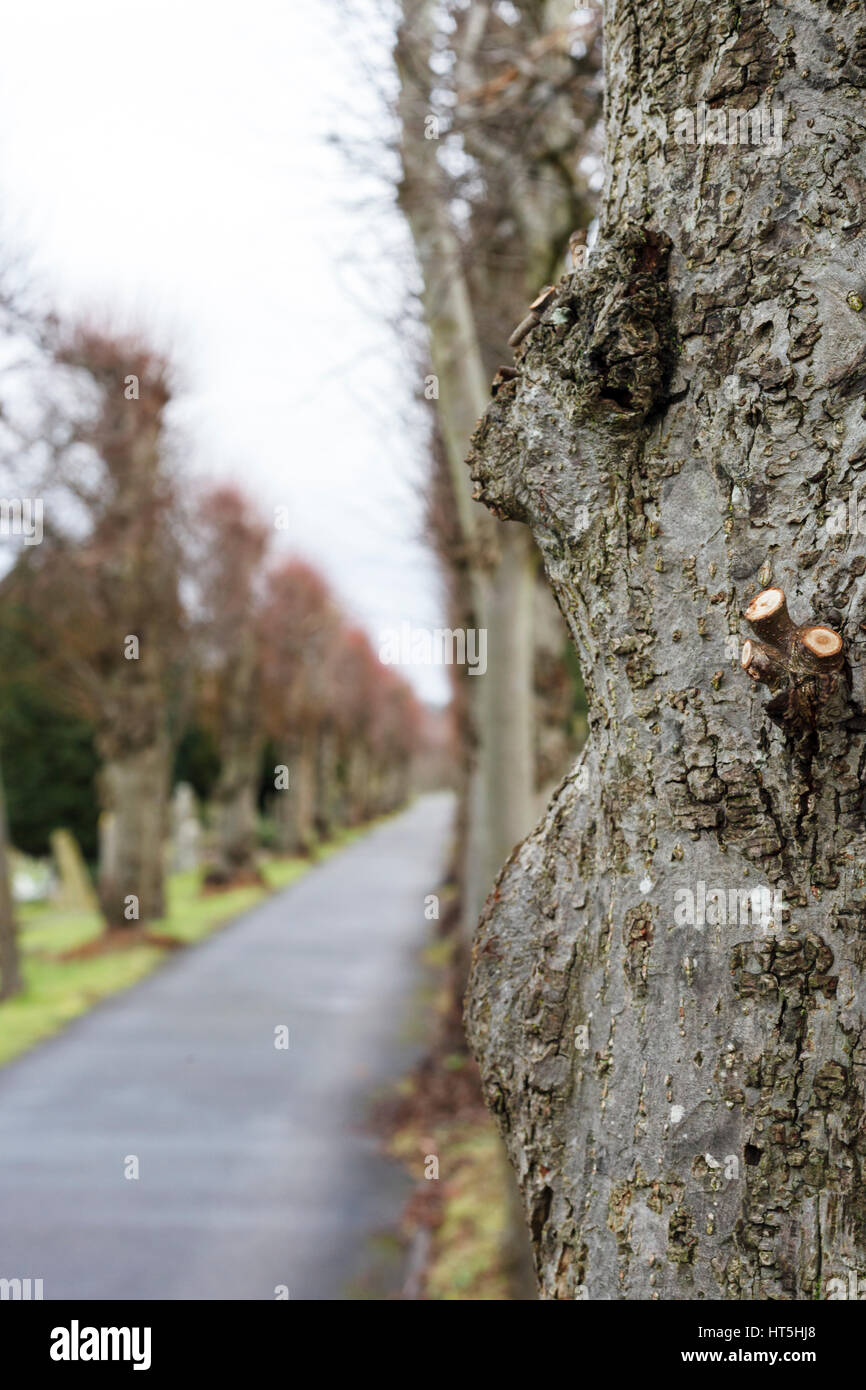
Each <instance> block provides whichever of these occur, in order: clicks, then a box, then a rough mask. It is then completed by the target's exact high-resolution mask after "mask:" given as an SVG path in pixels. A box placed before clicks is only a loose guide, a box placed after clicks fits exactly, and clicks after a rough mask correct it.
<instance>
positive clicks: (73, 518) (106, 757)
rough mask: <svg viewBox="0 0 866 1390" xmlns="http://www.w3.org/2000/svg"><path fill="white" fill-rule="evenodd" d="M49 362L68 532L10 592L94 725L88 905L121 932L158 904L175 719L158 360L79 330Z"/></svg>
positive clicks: (27, 561)
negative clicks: (58, 375) (61, 400)
mask: <svg viewBox="0 0 866 1390" xmlns="http://www.w3.org/2000/svg"><path fill="white" fill-rule="evenodd" d="M54 358H55V361H56V363H57V365H58V367H59V368H61V369H65V377H66V383H65V384H66V387H67V390H68V392H69V396H70V404H69V406H68V410H67V414H66V423H67V428H66V433H65V438H64V440H63V442H62V444H61V445H60V446H59V447H57V448H56V449H55V451H54V455H53V461H54V468H53V475H52V477H51V482H52V484H53V485H54V486H55V488H56V490H57V494H58V496H59V497H61V498H62V501H61V502H60V503H59V504H58V507H57V511H58V513H60V512H61V510H62V511H63V514H64V520H65V521H66V522H67V524H65V525H64V526H63V527H62V528H61V526H60V525H58V524H56V523H55V524H54V525H52V526H51V527H50V529H48V531H47V532H46V537H45V542H44V544H43V545H42V546H40V547H35V548H34V549H33V550H32V551H30V552H28V553H25V555H24V556H23V557H22V562H21V564H20V565H19V566H18V572H17V575H16V576H15V580H14V583H13V586H12V587H13V592H18V593H20V594H21V595H22V596H23V599H24V603H25V605H26V608H27V610H28V611H29V613H30V615H31V618H32V623H33V629H34V630H35V631H38V633H39V641H40V647H41V652H42V655H43V658H44V661H45V664H46V668H47V672H48V673H49V675H50V677H51V678H53V679H54V680H57V681H60V682H62V684H63V686H64V688H65V692H66V698H67V700H68V701H69V702H70V704H71V705H72V706H73V708H75V709H77V710H78V711H79V712H81V713H83V714H84V715H85V716H86V717H87V718H88V719H89V721H90V722H91V723H92V725H93V729H94V740H95V745H96V749H97V752H98V756H99V760H100V770H99V775H98V781H97V785H98V794H99V803H100V808H101V812H102V815H101V820H100V849H99V898H100V903H101V906H102V911H103V914H104V916H105V920H106V923H107V925H108V926H109V927H116V928H120V927H128V926H130V925H134V924H135V923H136V922H137V921H139V920H148V919H151V918H154V917H159V916H160V915H161V914H162V912H163V909H164V890H163V880H164V871H163V840H164V834H165V826H166V815H167V798H168V793H169V790H170V774H171V765H172V757H173V748H174V743H175V740H176V738H177V735H178V732H179V727H180V722H181V719H182V708H181V702H182V694H183V685H184V681H185V671H184V668H183V661H182V644H183V636H184V614H183V609H182V606H181V601H180V594H179V579H180V572H181V549H180V540H179V537H178V534H177V529H176V521H177V516H176V509H177V492H176V486H175V481H174V478H173V475H172V470H171V467H170V462H169V456H168V451H167V447H166V439H165V412H166V408H167V406H168V403H169V401H170V399H171V386H170V382H169V364H168V362H167V360H166V359H165V358H164V357H163V356H162V355H160V354H159V353H157V352H155V351H154V350H153V349H151V348H150V347H149V346H148V345H147V344H146V343H145V342H143V341H142V340H139V339H135V338H132V337H126V336H121V335H116V334H114V333H112V332H110V331H104V330H101V329H97V328H94V327H91V326H89V325H79V326H76V327H74V328H73V329H72V330H71V331H70V332H68V333H66V334H63V335H62V336H60V337H59V339H58V341H57V343H56V345H55V350H54ZM67 518H68V520H67Z"/></svg>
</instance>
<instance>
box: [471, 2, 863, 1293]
mask: <svg viewBox="0 0 866 1390" xmlns="http://www.w3.org/2000/svg"><path fill="white" fill-rule="evenodd" d="M605 45H606V60H605V61H606V80H607V97H606V101H607V109H606V140H607V176H606V185H605V189H604V195H603V207H602V213H601V224H600V228H599V235H598V239H597V241H596V243H595V245H594V246H592V247H591V249H590V252H589V256H588V260H587V262H586V264H585V265H584V267H583V268H582V269H580V270H578V271H577V272H575V273H574V274H573V275H571V276H568V277H566V278H565V279H563V280H562V281H560V283H559V285H558V286H557V293H556V295H555V296H554V297H553V299H552V302H551V303H550V304H549V305H548V306H547V307H545V309H544V311H543V312H542V313H541V315H540V323H539V324H538V325H537V326H536V327H534V328H533V329H532V331H531V332H530V333H529V334H528V336H527V337H526V338H525V339H524V341H523V343H522V344H521V345H520V347H519V348H518V349H517V351H518V354H520V356H519V362H518V368H519V372H518V375H517V377H515V378H514V379H513V380H507V381H504V382H503V383H502V384H501V385H500V386H499V389H498V390H497V393H496V396H495V399H494V401H493V402H492V404H491V405H490V406H489V408H488V410H487V413H486V416H485V419H484V421H483V423H482V425H481V426H480V428H479V431H478V433H477V435H476V438H475V444H474V450H473V453H472V456H471V464H472V471H473V476H474V477H475V479H476V482H477V487H478V495H479V496H480V497H481V498H482V499H483V500H484V501H485V502H486V503H487V505H488V506H489V507H491V508H492V509H493V510H494V511H495V512H496V513H497V514H499V515H502V516H506V517H509V518H511V519H516V520H520V521H523V522H525V523H527V524H528V525H529V526H530V527H531V529H532V531H533V534H534V536H535V538H536V541H537V543H538V545H539V547H540V549H541V552H542V554H543V556H544V560H545V565H546V568H547V573H548V576H549V579H550V582H551V584H552V586H553V589H554V591H555V593H556V596H557V599H558V601H559V604H560V607H561V609H562V612H563V614H564V615H565V617H566V620H567V622H568V625H569V628H570V631H571V634H572V637H573V639H574V642H575V644H576V647H577V650H578V653H579V656H580V663H581V668H582V671H583V674H584V678H585V680H586V684H587V689H588V694H589V699H590V731H591V732H590V738H589V742H588V744H587V746H586V748H585V750H584V753H583V755H582V757H581V759H580V761H579V763H578V765H577V766H576V767H575V768H574V769H573V771H572V772H571V774H570V775H569V776H568V777H567V778H566V779H565V781H564V782H563V784H562V785H561V787H560V788H559V790H558V791H557V793H556V795H555V796H554V799H553V801H552V802H551V804H550V806H549V808H548V810H547V813H546V814H545V816H544V818H543V820H542V822H541V824H540V825H539V826H538V828H537V829H536V830H535V832H534V833H533V834H531V835H530V836H529V838H528V839H527V840H526V841H525V842H524V843H523V844H522V845H521V846H520V847H519V848H518V849H517V850H516V851H515V853H514V855H513V856H512V859H511V861H510V862H509V864H508V865H507V866H506V868H505V870H504V871H503V873H502V875H501V876H500V879H499V881H498V884H497V887H496V891H495V892H494V894H493V895H492V896H491V898H490V900H489V901H488V904H487V907H486V910H485V913H484V915H483V918H482V921H481V924H480V927H479V930H478V934H477V938H476V943H475V952H474V965H473V974H472V979H471V985H470V992H469V998H468V1022H469V1029H470V1034H471V1038H472V1041H473V1045H474V1048H475V1051H476V1054H477V1056H478V1058H479V1061H480V1064H481V1067H482V1071H483V1074H484V1081H485V1087H486V1093H487V1097H488V1100H489V1103H490V1105H491V1106H492V1107H493V1109H494V1110H495V1111H496V1113H497V1115H498V1116H499V1120H500V1123H501V1126H502V1129H503V1133H504V1135H505V1139H506V1143H507V1145H508V1148H509V1152H510V1155H511V1159H512V1162H513V1164H514V1166H515V1169H516V1171H517V1174H518V1177H519V1181H520V1184H521V1188H522V1192H523V1198H524V1204H525V1209H526V1215H527V1220H528V1222H529V1225H530V1228H531V1231H532V1238H533V1244H534V1251H535V1259H536V1265H537V1271H538V1277H539V1280H540V1286H541V1289H542V1291H543V1294H544V1296H546V1297H549V1298H575V1297H589V1298H590V1299H595V1298H604V1299H611V1298H615V1299H637V1298H661V1299H673V1298H719V1297H727V1298H734V1299H744V1298H762V1299H764V1298H766V1299H797V1298H814V1297H822V1296H826V1295H827V1291H828V1288H830V1287H832V1285H831V1284H830V1281H831V1280H832V1279H834V1278H842V1279H844V1280H846V1284H847V1278H848V1275H849V1274H850V1273H852V1272H853V1273H855V1274H856V1275H857V1276H861V1277H862V1276H863V1275H864V1274H866V1127H864V1094H863V1092H864V1076H866V1070H864V1064H866V1034H864V1018H863V986H862V972H863V969H864V965H866V869H864V858H866V826H864V808H863V788H862V775H863V766H864V759H866V743H864V724H866V721H864V718H863V716H862V714H861V711H862V709H863V707H864V690H863V676H862V660H863V652H864V636H863V632H862V630H861V624H863V623H864V621H866V612H864V597H866V540H864V536H863V535H862V534H861V533H860V528H859V527H857V526H853V527H848V526H846V527H840V526H839V525H838V515H839V514H840V512H839V508H840V507H841V508H842V514H850V515H855V514H856V507H847V506H846V505H845V504H847V503H849V502H851V501H852V500H853V499H856V494H857V490H858V487H859V473H860V470H861V469H862V468H863V467H864V465H866V425H864V410H863V388H864V381H866V376H864V364H866V325H864V322H863V318H864V316H863V314H862V312H861V310H862V304H863V301H864V298H866V294H864V288H866V287H864V273H863V268H864V265H866V254H864V248H866V226H864V218H866V173H864V168H863V159H862V149H863V137H864V115H863V112H864V105H863V93H864V87H866V26H864V23H863V15H862V9H861V8H860V7H859V6H858V5H853V4H845V3H842V0H833V2H832V3H828V4H821V5H816V4H813V3H807V0H793V3H785V4H782V3H775V0H768V2H767V3H752V2H751V0H746V3H740V4H736V5H735V4H729V3H721V4H719V5H714V6H707V5H703V4H698V3H696V2H695V0H607V4H606V7H605ZM722 123H724V124H722ZM722 132H723V136H724V138H720V134H721V133H722ZM708 133H709V138H707V137H708ZM831 514H832V515H833V516H835V517H836V518H837V521H836V524H834V525H832V526H831V525H828V524H826V523H827V519H828V516H831ZM768 589H769V590H771V591H772V590H776V591H784V593H785V594H786V595H787V596H788V601H789V602H790V605H791V609H792V611H793V612H794V613H796V614H798V615H800V614H802V615H803V617H804V618H806V619H808V624H807V625H811V628H812V632H813V634H819V635H818V636H817V642H816V644H817V648H818V650H817V651H816V650H815V643H813V648H812V652H811V655H812V657H817V658H818V665H819V666H820V665H821V663H822V662H826V659H827V658H828V657H829V658H830V660H831V664H832V663H835V662H836V661H837V657H839V653H840V651H842V649H841V648H836V646H835V642H833V641H832V639H828V638H827V637H826V636H823V637H822V636H821V635H820V630H821V629H823V630H824V631H825V633H826V631H827V630H829V631H830V632H831V633H832V634H833V635H834V636H835V635H838V637H839V638H841V639H842V643H843V644H844V651H843V652H842V656H841V661H842V663H843V664H844V667H845V671H844V680H839V679H838V676H839V670H838V669H837V670H835V671H834V672H833V673H832V674H833V676H834V684H835V686H836V687H837V688H836V690H835V694H834V696H833V698H831V699H828V700H826V701H825V700H824V699H818V700H812V699H811V698H810V699H809V700H808V701H807V704H806V708H805V709H803V708H800V706H799V696H798V695H797V694H796V691H797V690H798V686H797V683H796V679H795V680H793V681H792V680H791V675H792V673H791V664H792V648H791V647H790V646H787V645H786V643H787V640H788V639H787V636H785V635H784V634H782V637H781V639H780V635H779V633H778V632H777V633H776V634H775V636H774V638H773V640H772V641H770V642H769V643H768V644H765V648H766V655H765V656H763V657H760V658H756V657H755V656H754V652H755V650H756V649H755V647H754V646H753V648H752V651H750V653H749V654H748V659H747V660H746V661H745V662H744V664H745V665H747V666H748V667H749V669H750V670H751V668H752V663H753V661H754V660H756V659H759V660H760V661H761V662H762V663H763V669H761V670H759V671H758V674H759V675H760V676H762V677H764V676H765V675H767V674H769V675H770V677H771V684H772V685H775V684H776V681H777V678H782V677H784V684H786V686H787V693H786V694H785V695H784V698H783V701H782V703H780V704H777V705H776V706H775V708H772V707H771V708H770V709H769V710H765V708H764V704H763V699H762V693H761V689H760V683H759V682H757V681H756V682H753V683H750V682H749V681H748V680H747V678H746V676H745V675H744V672H743V671H742V670H741V669H740V665H739V656H740V649H741V646H742V639H743V638H744V637H745V636H746V635H747V632H746V629H745V626H744V619H743V615H744V610H745V609H746V607H747V605H748V604H749V603H750V602H751V600H752V599H754V598H755V596H756V594H758V593H759V591H763V590H768ZM751 616H752V618H753V619H754V617H755V611H754V609H753V610H752V614H751ZM758 617H759V619H760V617H761V613H760V611H759V613H758ZM758 626H759V628H760V621H759V624H758ZM799 633H800V638H802V636H803V629H802V627H800V629H799ZM765 636H766V633H764V634H761V633H760V632H757V633H755V636H754V637H753V638H752V639H751V640H752V642H753V643H754V642H755V639H757V641H758V642H763V641H764V638H765ZM788 636H790V633H788ZM828 641H829V643H830V646H832V648H833V650H832V651H831V650H830V647H829V646H827V645H826V643H827V642H828ZM758 650H760V649H758ZM779 653H781V657H780V655H779ZM808 653H809V644H808V642H806V643H805V644H804V643H803V641H802V640H800V641H799V645H798V647H797V652H796V653H795V659H794V665H795V667H796V669H795V671H794V673H793V675H794V677H795V678H797V679H799V678H800V677H802V676H808V678H809V679H810V680H811V679H813V678H815V677H816V675H818V674H822V673H817V672H816V671H815V669H814V662H813V663H812V665H811V667H810V669H809V670H808V671H806V670H805V669H804V667H805V666H807V665H809V662H808V661H807V657H806V655H804V654H808ZM780 666H781V667H783V668H785V669H784V671H782V670H781V669H779V668H780ZM792 690H793V691H794V692H795V695H794V696H793V697H792V695H791V691H792ZM774 698H775V697H774ZM792 700H793V703H792ZM771 703H772V702H771ZM792 714H794V715H795V717H793V718H792V717H790V716H791V715H792ZM756 890H757V893H758V899H757V900H758V901H762V902H764V903H766V895H767V894H768V893H772V902H773V910H772V912H771V913H768V912H766V911H763V910H762V911H758V912H756V911H755V910H754V903H755V901H756V897H755V892H756ZM760 890H764V893H763V894H762V893H761V891H760ZM732 895H733V896H732ZM695 904H700V906H699V907H698V908H697V909H696V910H694V911H692V910H691V909H692V908H693V907H694V905H695ZM704 904H706V908H705V907H704Z"/></svg>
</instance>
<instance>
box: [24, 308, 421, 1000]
mask: <svg viewBox="0 0 866 1390" xmlns="http://www.w3.org/2000/svg"><path fill="white" fill-rule="evenodd" d="M45 338H46V341H45V343H43V344H42V347H43V349H44V351H43V355H42V358H41V359H40V362H39V370H40V372H41V373H42V376H41V379H40V387H44V400H43V399H42V393H41V392H40V393H36V394H38V399H39V410H40V412H41V417H40V422H39V426H38V428H37V429H36V430H35V431H34V432H33V436H32V438H31V440H30V443H29V445H28V446H27V447H28V448H29V449H30V450H31V454H30V455H28V459H29V461H30V462H31V463H32V465H33V470H32V471H33V476H32V477H31V478H30V481H29V484H28V487H29V490H30V491H33V490H34V478H35V477H36V464H37V463H38V465H39V469H40V470H41V480H40V482H39V490H40V491H42V490H44V491H46V492H47V494H48V496H49V499H50V505H49V506H48V508H47V510H46V516H45V524H44V536H43V537H42V538H41V539H42V543H41V544H38V545H33V546H24V545H22V547H21V549H20V551H19V553H18V557H17V560H16V563H15V564H14V565H13V568H12V569H11V571H10V572H9V573H7V574H6V575H5V576H4V577H3V578H2V579H0V658H2V663H0V664H2V668H3V669H2V674H0V748H3V747H7V748H8V746H9V744H10V743H12V742H13V740H16V739H17V745H16V747H15V748H13V749H12V750H11V752H10V757H9V767H10V769H11V771H12V773H13V775H14V776H15V777H16V784H15V788H14V800H15V802H16V804H17V805H19V806H20V804H21V800H22V798H24V797H26V798H27V806H28V811H29V810H30V809H32V808H35V809H34V819H33V820H32V821H29V822H28V820H27V819H26V817H24V816H23V813H22V814H20V815H19V824H21V825H22V826H28V825H29V827H30V828H29V829H28V830H27V834H28V836H29V848H31V850H34V851H35V852H44V849H45V843H44V841H45V839H46V838H47V835H48V833H49V832H50V830H51V829H54V828H55V826H56V824H57V821H54V822H53V823H49V822H48V821H47V820H45V821H43V820H40V817H39V814H38V807H39V804H40V803H39V797H38V792H37V788H36V787H34V786H33V785H30V786H27V787H25V786H24V785H23V779H24V778H25V777H27V776H28V775H32V774H33V772H34V769H35V771H36V774H37V781H38V779H39V778H41V779H42V780H43V783H47V782H48V781H50V780H51V779H52V778H54V779H55V780H56V778H57V776H58V773H60V774H61V775H68V776H70V777H72V772H71V771H70V768H71V766H72V764H71V763H70V762H69V760H68V759H67V760H66V761H64V757H63V756H61V755H62V754H63V750H64V749H66V750H67V752H69V753H70V756H72V754H74V757H73V759H72V762H73V763H74V765H75V769H76V770H75V774H74V779H73V780H74V781H75V782H76V784H77V785H78V782H79V773H80V785H78V790H77V791H76V797H83V801H84V806H82V805H81V802H80V800H77V799H76V800H75V801H74V811H73V808H72V807H71V806H70V807H69V810H68V814H69V818H70V820H71V819H72V817H73V814H78V815H79V825H76V827H75V828H79V826H80V827H81V829H82V839H83V840H84V845H85V849H88V848H89V849H91V850H92V849H93V843H92V829H93V824H94V819H95V809H94V808H93V807H92V794H91V788H90V787H89V785H88V783H89V782H90V783H91V784H92V785H93V786H94V787H95V791H96V798H97V801H98V810H99V833H98V859H99V865H98V879H99V900H100V904H101V908H102V912H103V915H104V918H105V922H106V926H107V927H109V928H115V929H129V928H133V927H135V926H136V924H138V923H146V922H148V921H151V920H153V919H154V918H158V917H159V916H161V915H162V913H163V910H164V878H165V863H166V854H165V850H166V839H167V836H168V832H169V815H168V799H169V793H170V790H171V785H172V774H173V768H174V767H175V764H176V760H177V753H178V748H179V747H180V746H181V745H182V748H181V757H180V765H181V766H186V767H189V768H192V767H195V768H197V769H198V771H199V773H200V774H201V780H202V781H203V783H204V785H205V786H206V788H207V791H208V792H209V795H210V804H209V806H208V808H207V810H208V822H209V837H208V838H209V845H208V852H209V856H210V867H209V871H208V874H207V877H208V879H209V881H210V883H211V884H219V885H228V884H230V883H232V882H237V881H238V880H242V879H244V878H248V877H249V876H251V875H254V874H256V873H257V847H258V830H259V827H258V813H259V803H260V797H261V795H262V782H261V779H262V759H263V753H264V750H265V747H266V743H267V742H268V741H269V742H270V745H271V746H272V747H274V748H275V749H276V750H277V754H278V756H277V762H276V763H275V765H274V767H273V769H272V770H271V771H270V773H269V780H268V785H267V788H266V800H267V804H268V808H269V809H270V810H271V811H272V812H273V813H274V814H275V816H276V819H277V825H278V830H277V842H278V848H280V849H282V850H284V851H286V852H298V851H308V850H310V849H311V848H312V847H313V845H314V844H315V842H316V841H317V840H318V839H320V838H322V837H326V836H328V835H330V834H331V833H333V831H334V830H335V829H336V828H337V827H338V826H340V825H342V824H357V823H358V822H360V821H362V820H364V819H366V818H368V817H369V816H370V815H373V814H376V813H377V812H379V811H382V810H389V809H392V808H393V806H395V805H396V804H398V801H399V800H400V799H401V798H404V797H405V795H406V794H407V789H408V780H407V775H406V772H407V766H408V761H409V758H410V755H411V748H412V742H413V739H414V738H415V736H416V733H417V729H418V711H417V707H416V705H415V702H414V699H413V698H412V697H411V695H410V694H409V691H408V688H407V687H405V685H404V684H403V683H402V682H401V681H400V680H399V679H398V678H397V677H396V676H395V675H394V674H393V672H391V671H390V670H387V669H386V668H385V667H383V666H381V665H380V663H379V662H378V660H377V659H376V657H375V655H374V654H373V651H372V648H371V647H370V644H369V641H368V640H367V639H366V637H365V636H364V635H363V634H361V633H360V632H358V631H357V630H354V629H352V628H351V626H350V625H349V624H348V623H347V620H346V618H345V616H344V614H343V613H342V612H341V610H340V607H339V605H338V603H337V601H336V599H335V597H334V596H333V594H332V593H331V591H330V589H329V588H328V586H327V584H326V583H325V582H324V580H323V579H322V578H321V576H320V575H318V574H317V573H316V572H315V570H313V569H312V568H311V567H310V566H309V565H307V564H305V563H303V562H302V561H299V560H293V559H282V560H280V561H278V562H269V558H268V546H269V538H270V532H269V527H268V525H267V523H266V522H265V521H264V520H263V518H262V516H261V515H260V514H259V512H258V510H257V508H256V505H255V503H254V502H253V501H251V500H250V498H248V497H247V496H246V495H245V494H244V493H243V492H242V491H241V490H240V489H239V488H237V487H236V486H233V485H231V484H224V485H221V486H218V487H213V488H211V489H210V490H208V491H204V492H201V491H199V492H197V493H196V492H193V490H192V488H191V486H190V485H189V484H188V483H186V482H184V480H183V478H182V476H181V473H180V469H179V464H178V458H177V452H176V447H175V444H174V442H173V438H172V435H171V432H170V430H169V428H168V426H167V413H168V411H169V407H170V403H171V400H172V367H171V364H170V362H169V360H168V359H167V358H166V357H165V356H164V355H163V354H161V353H160V352H158V351H157V350H155V349H154V348H153V347H152V346H151V345H150V344H148V343H147V342H146V341H145V340H143V339H142V338H139V337H134V336H131V335H127V334H119V333H116V332H114V331H112V330H109V329H103V328H97V327H94V326H93V325H89V324H79V325H73V326H72V327H69V328H66V327H64V326H63V325H58V324H52V325H51V330H50V332H46V335H45ZM49 347H50V351H49ZM4 423H5V422H4ZM22 452H26V449H25V446H24V445H23V444H20V445H19V446H18V448H17V453H18V456H21V454H22ZM9 453H10V454H11V453H12V450H10V451H9ZM40 721H41V725H40ZM40 727H41V729H42V733H40ZM45 729H48V730H49V731H53V732H51V733H50V738H51V739H52V740H55V744H54V747H53V750H52V752H51V755H50V761H49V764H46V763H45V760H44V759H43V760H42V762H40V761H39V759H38V758H37V759H36V760H35V761H34V758H33V757H32V756H31V757H30V758H29V761H28V759H27V757H26V756H24V754H25V751H26V749H27V748H29V749H30V750H31V753H32V751H33V749H34V740H35V741H36V742H38V741H39V739H40V737H43V736H44V730H45ZM22 733H23V737H21V735H22ZM58 760H59V761H58ZM79 764H80V766H79ZM54 794H55V793H54V789H52V796H54ZM45 804H46V809H45V815H46V816H48V815H50V816H52V819H53V816H54V814H56V815H57V817H58V818H60V820H61V821H62V820H65V819H66V816H67V810H66V808H67V802H66V801H65V800H64V799H63V798H62V797H61V798H60V799H59V800H56V801H52V799H51V797H47V798H46V799H45ZM52 805H53V806H54V808H55V809H54V811H50V810H49V809H48V807H50V806H52ZM88 835H89V836H90V842H89V843H88ZM2 858H3V852H2V841H0V859H2ZM4 862H5V861H4ZM3 891H4V890H3V884H2V882H0V969H2V971H3V978H4V981H5V982H6V983H4V985H3V988H11V984H10V983H9V982H10V981H13V980H14V979H15V971H14V968H13V963H12V962H13V957H12V954H11V950H12V945H13V944H14V936H13V934H12V932H11V926H10V925H9V924H10V923H11V916H10V914H9V913H8V912H5V910H4V907H3Z"/></svg>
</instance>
